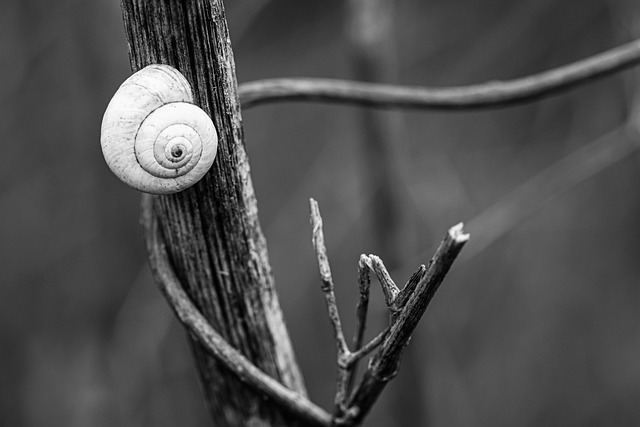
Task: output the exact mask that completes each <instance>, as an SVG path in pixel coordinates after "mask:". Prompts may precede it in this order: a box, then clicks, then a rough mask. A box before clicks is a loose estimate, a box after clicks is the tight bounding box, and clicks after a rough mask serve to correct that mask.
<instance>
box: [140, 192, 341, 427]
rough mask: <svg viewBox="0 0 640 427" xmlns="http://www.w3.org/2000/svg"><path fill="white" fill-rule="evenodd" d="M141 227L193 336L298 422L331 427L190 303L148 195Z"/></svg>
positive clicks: (161, 279)
mask: <svg viewBox="0 0 640 427" xmlns="http://www.w3.org/2000/svg"><path fill="white" fill-rule="evenodd" d="M142 225H143V227H144V234H145V240H146V244H147V251H148V252H149V260H150V266H151V271H152V273H153V276H154V279H155V282H156V283H157V284H158V286H159V287H160V290H161V291H162V293H163V294H164V296H165V297H166V298H167V301H168V302H169V305H170V306H171V308H172V310H173V311H174V313H175V314H176V316H177V317H178V319H179V320H180V321H181V322H182V324H183V325H184V326H185V327H186V328H187V329H188V330H189V332H191V334H192V336H194V337H196V338H197V339H198V341H199V342H200V344H202V345H203V347H204V348H205V349H206V350H207V351H208V352H209V353H211V355H212V356H214V357H215V358H216V359H217V360H218V361H220V363H222V364H223V365H224V366H225V367H226V368H227V369H228V370H229V371H230V372H232V373H233V374H235V375H236V376H237V377H238V378H239V379H240V381H242V382H243V383H245V384H247V385H248V386H250V387H252V388H253V389H255V390H257V391H259V392H261V393H263V394H264V395H266V396H268V397H269V399H271V400H272V401H273V402H275V403H276V404H278V405H280V406H281V407H282V408H283V409H284V410H286V411H288V412H290V413H291V414H292V415H294V416H295V418H296V419H297V420H300V421H302V422H304V424H305V425H311V426H324V427H327V426H329V425H330V424H331V416H330V415H329V414H328V413H327V412H326V411H325V410H323V409H322V408H320V407H318V406H317V405H315V404H314V403H312V402H310V401H309V400H308V399H307V398H305V397H304V396H302V395H300V394H298V393H296V392H295V391H292V390H290V389H288V388H286V387H285V386H283V385H282V384H280V382H278V381H276V380H275V379H273V378H272V377H270V376H269V375H267V374H266V373H264V372H263V371H262V370H260V369H258V368H257V367H256V366H255V365H254V364H253V363H251V362H250V361H249V360H248V359H247V358H246V357H244V356H243V355H242V354H241V353H240V352H238V351H237V350H236V349H234V348H233V347H232V346H231V345H230V344H229V343H228V342H227V341H226V340H225V339H224V338H223V337H222V336H221V335H220V334H219V333H218V332H216V330H215V329H213V328H212V327H211V325H209V323H208V322H207V320H206V319H205V318H204V316H203V315H202V314H201V313H200V311H199V310H198V309H197V308H196V307H195V305H194V304H193V303H192V302H191V300H190V299H189V297H188V296H187V294H186V293H185V291H184V289H183V288H182V286H181V285H180V282H179V280H178V278H177V276H176V274H175V272H174V271H173V268H172V267H171V264H170V262H169V257H168V254H167V251H166V248H165V246H164V244H163V242H162V237H161V236H160V229H159V227H158V221H157V218H156V217H155V215H154V213H153V196H150V195H148V194H147V195H144V196H143V199H142Z"/></svg>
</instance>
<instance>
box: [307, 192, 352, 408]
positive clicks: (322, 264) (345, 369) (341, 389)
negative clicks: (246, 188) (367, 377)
mask: <svg viewBox="0 0 640 427" xmlns="http://www.w3.org/2000/svg"><path fill="white" fill-rule="evenodd" d="M309 206H310V209H311V226H312V229H313V247H314V248H315V250H316V255H317V258H318V267H319V269H320V278H321V280H322V292H323V293H324V296H325V301H326V303H327V311H328V312H329V319H330V320H331V326H332V327H333V335H334V338H335V340H336V347H337V349H338V380H337V382H336V383H337V384H336V395H335V399H334V404H335V407H334V417H335V418H337V417H341V416H342V413H343V410H344V404H345V402H346V401H347V393H348V386H349V377H350V374H349V372H350V367H349V366H348V364H347V363H346V360H348V356H349V354H350V352H349V346H348V345H347V341H346V339H345V337H344V332H343V331H342V323H341V322H340V313H339V312H338V305H337V303H336V295H335V292H334V284H333V278H332V277H331V268H330V266H329V259H328V257H327V248H326V247H325V245H324V232H323V231H322V217H321V216H320V209H319V208H318V202H316V201H315V200H313V199H310V200H309Z"/></svg>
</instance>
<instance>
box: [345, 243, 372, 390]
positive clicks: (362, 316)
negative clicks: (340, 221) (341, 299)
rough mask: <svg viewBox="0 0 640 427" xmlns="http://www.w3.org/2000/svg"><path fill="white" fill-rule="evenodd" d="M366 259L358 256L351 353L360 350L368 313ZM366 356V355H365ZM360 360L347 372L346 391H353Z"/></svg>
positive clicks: (367, 268)
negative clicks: (357, 289)
mask: <svg viewBox="0 0 640 427" xmlns="http://www.w3.org/2000/svg"><path fill="white" fill-rule="evenodd" d="M367 259H368V257H367V256H366V255H365V254H362V255H360V259H359V260H358V288H359V290H360V298H359V299H358V305H357V306H356V330H355V333H354V335H353V341H352V343H353V351H354V352H356V353H357V352H359V351H360V350H362V341H363V340H364V332H365V330H366V327H367V313H368V311H369V293H370V290H371V276H370V275H369V267H368V266H367ZM365 354H366V353H365ZM359 360H360V358H356V359H355V360H354V362H353V366H352V367H351V370H350V371H349V375H348V379H347V390H349V391H351V390H352V389H353V380H354V378H355V375H356V372H357V371H358V361H359Z"/></svg>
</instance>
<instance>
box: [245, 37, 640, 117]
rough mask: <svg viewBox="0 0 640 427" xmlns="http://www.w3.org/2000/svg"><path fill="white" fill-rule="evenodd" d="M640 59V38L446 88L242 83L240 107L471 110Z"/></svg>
mask: <svg viewBox="0 0 640 427" xmlns="http://www.w3.org/2000/svg"><path fill="white" fill-rule="evenodd" d="M639 62H640V40H634V41H632V42H629V43H627V44H624V45H621V46H618V47H615V48H613V49H610V50H607V51H605V52H602V53H599V54H597V55H594V56H591V57H589V58H586V59H582V60H580V61H576V62H573V63H571V64H568V65H565V66H562V67H558V68H554V69H552V70H548V71H544V72H541V73H538V74H534V75H531V76H527V77H523V78H519V79H515V80H508V81H504V82H502V81H490V82H487V83H482V84H476V85H470V86H458V87H447V88H429V87H424V86H400V85H389V84H378V83H366V82H356V81H348V80H337V79H315V78H283V79H266V80H258V81H253V82H247V83H243V84H241V85H240V86H239V95H240V101H241V103H242V108H250V107H253V106H256V105H260V104H265V103H268V102H277V101H320V102H336V103H347V104H359V105H368V106H371V107H385V108H420V109H434V110H435V109H438V110H470V109H480V108H487V107H503V106H507V105H511V104H518V103H524V102H527V101H532V100H535V99H538V98H543V97H546V96H551V95H556V94H558V93H560V92H562V91H566V90H568V89H570V88H573V87H575V86H578V85H581V84H585V83H588V82H590V81H591V80H594V79H596V78H602V77H605V76H608V75H610V74H613V73H615V72H617V71H620V70H623V69H625V68H629V67H631V66H634V65H636V64H638V63H639Z"/></svg>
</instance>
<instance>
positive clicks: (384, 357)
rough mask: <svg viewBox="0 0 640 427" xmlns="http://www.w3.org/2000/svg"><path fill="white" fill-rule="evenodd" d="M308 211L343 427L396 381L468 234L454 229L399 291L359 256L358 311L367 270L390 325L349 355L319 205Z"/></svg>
mask: <svg viewBox="0 0 640 427" xmlns="http://www.w3.org/2000/svg"><path fill="white" fill-rule="evenodd" d="M310 207H311V224H312V227H313V245H314V247H315V250H316V255H317V258H318V265H319V268H320V277H321V279H322V291H323V293H324V294H325V299H326V303H327V309H328V311H329V318H330V320H331V323H332V326H333V330H334V337H335V339H336V346H337V348H338V379H337V387H336V396H335V400H334V402H335V408H334V412H333V418H332V422H333V423H334V424H336V425H344V426H351V425H358V424H360V423H361V422H362V420H363V419H364V417H365V416H366V415H367V414H368V413H369V411H370V410H371V408H372V406H373V404H374V403H375V401H376V399H377V398H378V396H379V395H380V393H381V392H382V390H383V389H384V387H385V386H386V384H387V383H388V382H389V381H390V380H391V379H392V378H393V377H395V375H396V373H397V370H398V367H399V364H400V358H401V356H402V351H403V350H404V348H405V346H406V345H407V343H408V342H409V340H410V338H411V335H412V334H413V331H414V330H415V328H416V326H417V324H418V322H419V321H420V319H421V318H422V315H423V314H424V312H425V310H426V308H427V305H428V304H429V302H430V301H431V298H433V295H434V294H435V292H436V290H437V289H438V287H439V286H440V284H441V283H442V281H443V280H444V277H445V275H446V274H447V272H448V271H449V268H450V267H451V264H452V263H453V261H454V260H455V258H456V257H457V256H458V254H459V253H460V250H461V249H462V247H463V246H464V245H465V243H466V242H467V241H468V240H469V235H468V234H465V233H463V231H462V224H458V225H456V226H454V227H451V229H449V232H448V233H447V235H446V237H445V239H444V240H443V241H442V243H441V244H440V247H439V248H438V250H437V251H436V254H435V255H434V256H433V258H432V259H431V262H430V263H429V266H428V267H425V266H424V265H423V266H420V268H419V269H418V271H416V273H414V274H413V276H412V277H411V279H409V281H408V282H407V284H406V285H405V287H404V288H403V289H402V290H399V289H398V287H397V286H396V285H395V283H394V282H393V280H392V279H391V277H390V275H389V273H388V272H387V270H386V268H385V267H384V264H383V262H382V260H380V258H378V257H376V256H375V255H369V256H367V255H361V257H360V260H359V263H358V267H359V282H360V288H361V300H360V302H359V304H358V306H359V308H360V307H361V306H364V307H366V301H368V293H369V289H368V287H369V285H368V276H367V274H366V273H365V272H364V267H365V266H366V267H368V268H369V269H371V271H373V272H374V273H375V274H376V277H377V278H378V280H379V282H380V284H381V286H382V289H383V291H384V294H385V300H386V303H387V307H388V308H389V311H390V314H391V325H390V326H389V327H388V328H387V329H386V330H384V331H383V332H382V333H380V334H379V335H378V336H376V337H375V338H374V339H373V340H371V342H369V343H368V344H366V345H365V346H363V347H361V348H358V347H356V351H355V352H351V351H350V350H349V348H348V346H347V343H346V341H345V339H344V333H343V332H342V325H341V323H340V316H339V314H338V307H337V304H336V298H335V294H334V284H333V278H332V277H331V270H330V267H329V260H328V257H327V252H326V248H325V246H324V234H323V230H322V217H321V216H320V210H319V208H318V203H317V202H316V201H315V200H313V199H311V200H310ZM363 283H366V285H363ZM363 289H364V290H365V291H364V292H363ZM363 295H365V296H363ZM363 301H365V302H363ZM358 322H359V325H362V324H363V323H364V316H363V315H362V314H361V312H360V311H359V312H358ZM361 329H362V331H363V330H364V326H363V325H362V326H358V327H357V331H356V337H360V339H359V340H360V341H361V339H362V338H361V333H362V331H361ZM377 347H378V351H377V353H376V355H375V356H374V357H373V358H372V359H371V361H370V362H369V366H368V368H367V371H366V372H365V374H364V376H363V378H362V379H361V381H360V384H359V385H358V387H357V388H356V389H355V391H353V393H352V394H351V395H350V396H349V393H350V389H351V387H350V385H351V383H352V378H353V374H354V371H355V365H356V362H357V360H358V359H360V358H361V357H363V356H365V355H366V354H367V353H369V352H370V351H372V350H374V349H375V348H377Z"/></svg>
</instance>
